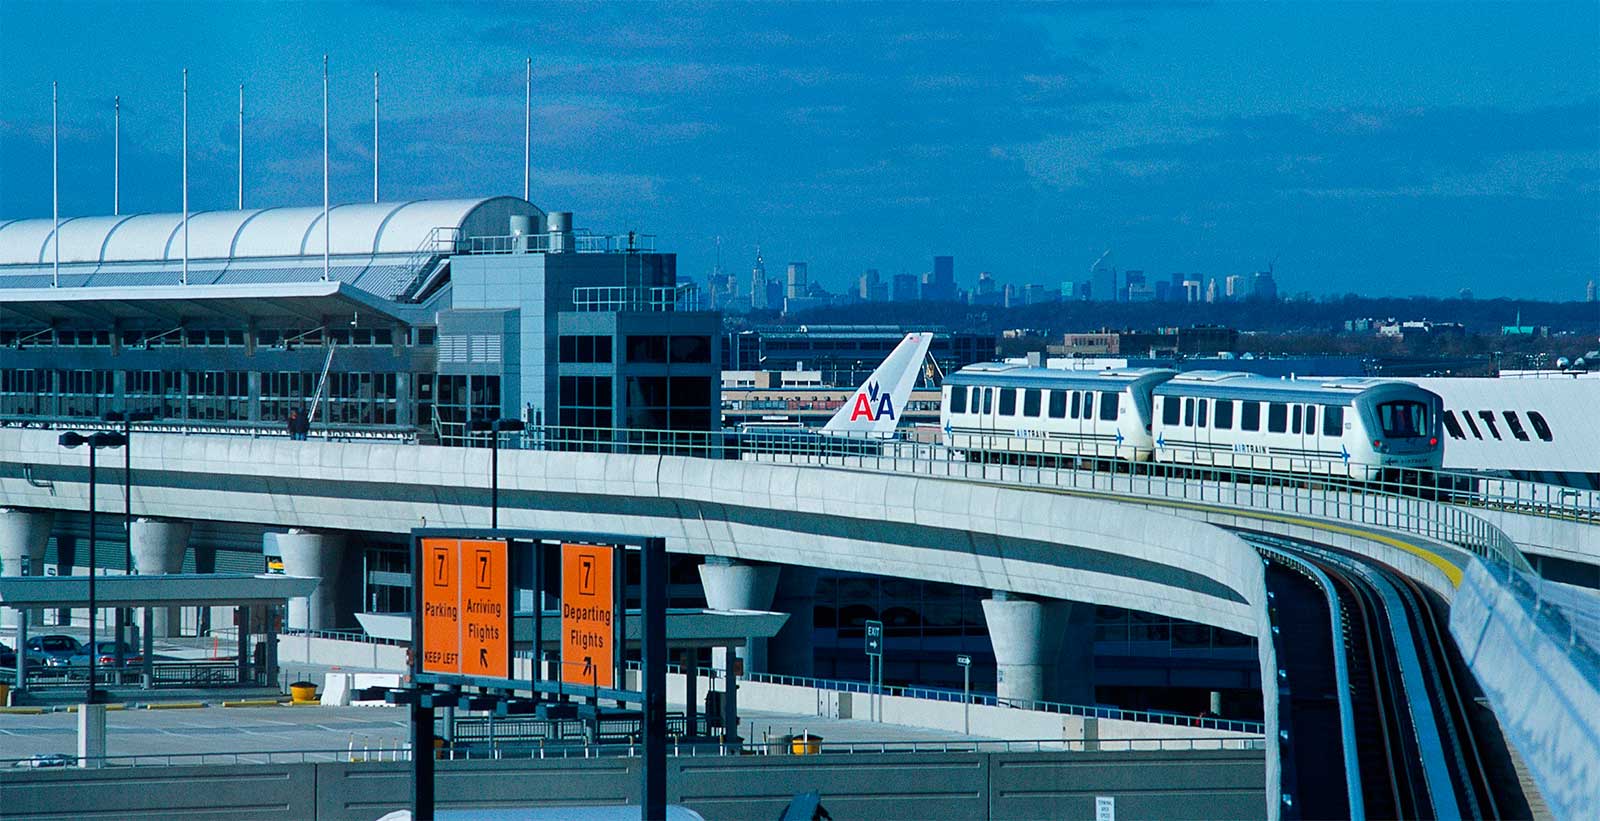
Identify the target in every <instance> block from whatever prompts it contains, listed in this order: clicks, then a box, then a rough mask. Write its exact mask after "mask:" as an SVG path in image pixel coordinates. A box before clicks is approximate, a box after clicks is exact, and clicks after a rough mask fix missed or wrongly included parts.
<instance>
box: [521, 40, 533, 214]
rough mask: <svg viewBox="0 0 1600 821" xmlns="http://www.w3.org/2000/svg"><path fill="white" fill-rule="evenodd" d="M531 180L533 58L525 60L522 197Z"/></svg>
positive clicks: (527, 190) (525, 197) (524, 195)
mask: <svg viewBox="0 0 1600 821" xmlns="http://www.w3.org/2000/svg"><path fill="white" fill-rule="evenodd" d="M532 181H533V58H532V57H529V58H528V62H527V79H526V80H525V81H524V85H523V103H522V198H523V199H528V195H529V193H530V191H529V187H530V184H531V183H532Z"/></svg>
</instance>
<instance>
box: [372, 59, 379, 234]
mask: <svg viewBox="0 0 1600 821" xmlns="http://www.w3.org/2000/svg"><path fill="white" fill-rule="evenodd" d="M372 201H373V202H377V201H378V72H376V71H374V72H372Z"/></svg>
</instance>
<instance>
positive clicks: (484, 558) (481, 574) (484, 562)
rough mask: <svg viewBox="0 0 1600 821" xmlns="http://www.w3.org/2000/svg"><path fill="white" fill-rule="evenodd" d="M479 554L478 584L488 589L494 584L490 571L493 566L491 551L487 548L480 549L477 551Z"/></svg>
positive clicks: (483, 588) (481, 587)
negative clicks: (490, 578)
mask: <svg viewBox="0 0 1600 821" xmlns="http://www.w3.org/2000/svg"><path fill="white" fill-rule="evenodd" d="M477 556H478V582H477V585H478V587H479V588H480V589H482V590H488V589H489V588H490V587H492V586H493V585H492V584H491V583H490V581H489V571H490V568H491V567H493V564H492V560H491V559H490V557H489V551H487V550H479V551H478V552H477Z"/></svg>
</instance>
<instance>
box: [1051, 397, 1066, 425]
mask: <svg viewBox="0 0 1600 821" xmlns="http://www.w3.org/2000/svg"><path fill="white" fill-rule="evenodd" d="M1050 418H1051V419H1065V418H1067V392H1066V391H1051V392H1050Z"/></svg>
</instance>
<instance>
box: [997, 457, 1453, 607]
mask: <svg viewBox="0 0 1600 821" xmlns="http://www.w3.org/2000/svg"><path fill="white" fill-rule="evenodd" d="M985 484H993V485H995V486H996V487H1005V488H1010V489H1013V490H1019V489H1020V490H1043V491H1046V492H1049V493H1060V494H1062V495H1065V496H1080V497H1083V498H1089V499H1100V500H1103V501H1108V502H1122V503H1124V504H1138V505H1147V506H1150V507H1170V508H1177V509H1181V510H1193V511H1198V512H1201V513H1221V514H1224V515H1227V516H1238V517H1240V518H1244V519H1258V520H1261V521H1266V522H1281V523H1283V524H1292V525H1300V526H1301V527H1309V528H1311V529H1313V530H1326V531H1330V532H1333V533H1341V534H1344V535H1346V536H1355V537H1357V538H1361V539H1371V540H1372V541H1375V542H1380V543H1382V544H1386V545H1388V546H1390V547H1393V548H1396V549H1398V550H1402V551H1404V552H1406V553H1410V554H1412V555H1413V556H1417V557H1419V558H1421V559H1422V560H1423V561H1425V562H1427V563H1428V564H1431V565H1433V566H1434V567H1437V568H1439V570H1440V572H1442V573H1444V575H1445V578H1447V579H1449V580H1450V586H1451V587H1460V586H1461V579H1462V573H1461V567H1460V566H1459V565H1457V564H1456V563H1455V562H1452V561H1450V560H1449V559H1447V558H1445V557H1444V556H1441V555H1439V554H1438V553H1435V552H1434V551H1432V550H1428V549H1427V548H1424V547H1419V546H1418V545H1415V544H1412V543H1411V542H1405V541H1401V540H1400V539H1396V538H1394V537H1393V536H1386V535H1384V534H1382V533H1376V532H1374V531H1371V530H1366V529H1364V528H1359V527H1351V526H1349V525H1341V524H1335V523H1333V522H1328V521H1323V520H1321V519H1309V518H1306V517H1304V516H1291V515H1287V514H1282V513H1267V512H1264V511H1259V510H1250V509H1249V508H1230V507H1222V506H1219V505H1208V504H1204V503H1201V502H1189V501H1178V500H1174V499H1158V498H1142V497H1133V496H1126V495H1122V494H1118V493H1106V492H1103V491H1089V490H1073V489H1071V488H1055V487H1037V488H1031V487H1018V486H1017V485H1001V484H998V483H992V482H987V483H985Z"/></svg>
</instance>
